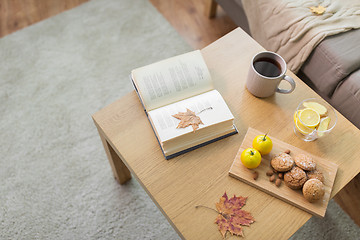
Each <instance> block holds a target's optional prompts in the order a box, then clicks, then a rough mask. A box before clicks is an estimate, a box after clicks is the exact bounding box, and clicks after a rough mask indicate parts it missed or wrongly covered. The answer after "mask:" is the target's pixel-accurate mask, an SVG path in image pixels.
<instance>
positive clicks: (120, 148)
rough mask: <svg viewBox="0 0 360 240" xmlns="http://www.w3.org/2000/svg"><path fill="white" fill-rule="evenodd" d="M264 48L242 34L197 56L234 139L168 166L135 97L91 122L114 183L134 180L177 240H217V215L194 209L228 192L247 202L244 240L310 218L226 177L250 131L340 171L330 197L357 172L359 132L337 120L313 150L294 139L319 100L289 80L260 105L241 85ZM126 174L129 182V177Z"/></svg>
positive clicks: (283, 235) (285, 234)
mask: <svg viewBox="0 0 360 240" xmlns="http://www.w3.org/2000/svg"><path fill="white" fill-rule="evenodd" d="M262 50H263V48H262V47H261V46H260V45H259V44H257V43H256V42H255V40H253V39H252V38H251V37H250V36H248V35H247V34H246V33H245V32H244V31H242V30H241V29H240V28H238V29H236V30H234V31H232V32H231V33H229V34H227V35H226V36H224V37H222V38H220V39H219V40H217V41H215V42H214V43H212V44H211V45H209V46H207V47H206V48H204V49H202V50H201V51H202V54H203V56H204V58H205V61H206V63H207V65H208V67H209V69H210V72H211V74H212V77H213V80H214V85H215V88H216V89H218V90H219V92H220V93H221V94H222V96H223V97H224V98H225V100H226V102H227V104H228V106H229V108H230V110H231V111H232V113H233V115H234V116H235V124H236V126H237V128H238V130H239V133H238V134H237V135H234V136H231V137H228V138H226V139H223V140H221V141H218V142H215V143H212V144H210V145H207V146H205V147H202V148H199V149H197V150H195V151H191V152H189V153H186V154H184V155H181V156H179V157H176V158H174V159H171V160H165V158H164V156H163V155H162V153H161V150H160V147H159V145H158V142H157V140H156V138H155V135H154V133H153V130H152V128H151V126H150V124H149V122H148V119H147V118H146V116H145V113H144V110H143V108H142V106H141V104H140V101H139V99H138V97H137V95H136V93H135V92H134V91H133V92H131V93H129V94H127V95H126V96H124V97H123V98H121V99H119V100H118V101H116V102H114V103H112V104H110V105H109V106H107V107H105V108H103V109H102V110H100V111H99V112H97V113H95V114H94V115H93V119H94V122H95V124H96V126H97V128H98V131H99V134H100V137H101V140H102V142H103V145H104V148H105V151H106V153H107V156H108V159H109V162H110V165H111V167H112V170H113V173H114V176H115V178H116V179H117V180H118V181H119V182H120V183H124V182H126V181H127V180H129V179H130V178H131V174H132V176H134V177H135V178H136V179H137V180H138V181H139V182H140V184H141V185H142V186H143V188H144V189H145V191H146V192H147V193H148V194H149V196H150V197H151V199H152V200H153V201H154V202H155V204H156V205H157V206H158V208H159V209H160V210H161V211H162V213H163V214H164V216H166V218H167V219H168V221H169V222H170V223H171V225H172V226H173V227H174V228H175V229H176V231H177V232H178V234H179V235H180V237H182V238H185V239H220V238H221V235H220V232H219V231H218V230H217V226H216V225H215V224H214V220H215V218H216V216H217V214H216V213H215V212H213V211H211V210H208V209H205V208H198V209H196V208H195V206H196V205H205V206H208V207H212V208H215V203H216V202H218V201H219V198H220V197H221V196H222V195H223V194H224V192H225V191H226V192H227V194H228V195H229V196H232V195H234V194H236V195H237V196H238V195H241V196H248V197H249V198H248V201H247V204H246V205H245V207H244V210H247V211H250V212H251V213H252V215H253V216H254V217H255V219H256V222H255V223H254V224H252V225H251V227H244V234H245V236H246V237H247V238H248V239H259V238H261V239H272V238H274V237H275V238H276V239H287V238H289V237H290V236H291V235H292V234H293V233H295V232H296V231H297V230H298V229H299V228H300V227H301V226H302V225H303V224H304V223H305V222H306V221H307V220H309V218H310V217H311V215H310V214H309V213H307V212H304V211H302V210H300V209H299V208H297V207H294V206H292V205H290V204H288V203H285V202H284V201H282V200H279V199H277V198H274V197H272V196H270V195H268V194H266V193H264V192H262V191H260V190H258V189H256V188H253V187H251V186H249V185H247V184H245V183H243V182H241V181H239V180H237V179H235V178H232V177H230V176H229V174H228V172H229V169H230V167H231V164H232V163H233V160H234V157H235V155H236V153H237V151H238V149H239V146H240V144H241V142H242V140H243V138H244V136H245V134H246V131H247V129H248V127H252V128H255V129H257V130H260V131H262V132H267V131H268V130H269V129H270V134H271V135H273V136H275V137H276V138H278V139H280V140H281V141H284V142H286V143H289V144H291V145H293V146H296V147H298V148H300V149H304V150H306V151H307V152H309V153H311V154H314V155H316V156H319V157H322V158H325V159H327V160H328V161H331V162H334V163H336V164H338V165H339V168H338V172H337V176H336V179H335V184H334V187H333V191H332V194H331V197H333V196H334V195H335V194H336V193H338V192H339V191H340V190H341V189H342V188H343V187H344V186H345V185H346V184H347V183H348V182H349V181H350V180H351V179H352V178H353V177H355V176H356V175H357V174H358V173H359V170H360V161H359V159H360V148H359V146H360V131H359V130H358V129H357V128H356V127H355V126H354V125H352V124H351V123H350V122H349V121H348V120H346V119H345V118H344V117H343V116H342V115H341V114H339V113H338V116H339V118H338V123H337V125H336V127H335V129H334V130H333V131H332V133H331V134H330V135H329V136H327V137H324V138H322V139H318V140H316V141H315V142H303V141H302V140H301V139H299V138H298V137H296V135H295V134H294V132H293V124H292V122H293V114H294V110H295V109H296V107H297V105H298V103H299V102H300V101H301V100H303V99H305V98H310V97H319V96H318V95H317V94H316V93H315V92H314V91H313V90H311V89H310V88H309V87H307V86H306V85H305V84H304V83H303V82H302V81H301V80H300V79H298V78H297V77H296V76H295V75H294V74H292V73H291V72H288V74H289V75H290V76H292V77H293V78H294V79H295V81H296V84H297V86H296V89H295V91H294V92H293V93H291V94H288V95H285V94H276V95H274V96H272V97H269V98H266V99H259V98H255V97H254V96H252V95H251V94H250V93H249V92H248V91H247V90H246V88H245V80H246V76H247V72H248V68H249V64H250V62H251V58H252V56H253V55H254V54H255V53H257V52H259V51H262ZM130 173H131V174H130Z"/></svg>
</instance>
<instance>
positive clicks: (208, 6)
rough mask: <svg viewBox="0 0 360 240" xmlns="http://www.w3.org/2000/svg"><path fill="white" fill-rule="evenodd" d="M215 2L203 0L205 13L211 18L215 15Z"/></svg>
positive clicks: (213, 0)
mask: <svg viewBox="0 0 360 240" xmlns="http://www.w3.org/2000/svg"><path fill="white" fill-rule="evenodd" d="M217 5H218V4H217V2H216V1H215V0H205V15H206V16H207V17H208V18H213V17H215V15H216V7H217Z"/></svg>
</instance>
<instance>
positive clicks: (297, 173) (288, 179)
mask: <svg viewBox="0 0 360 240" xmlns="http://www.w3.org/2000/svg"><path fill="white" fill-rule="evenodd" d="M306 180H307V176H306V173H305V171H304V170H302V169H301V168H299V167H294V168H293V169H291V171H289V172H287V173H285V175H284V182H285V184H286V185H287V186H288V187H289V188H291V189H300V188H301V187H302V186H303V185H304V183H305V182H306Z"/></svg>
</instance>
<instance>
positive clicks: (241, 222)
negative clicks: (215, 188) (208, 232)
mask: <svg viewBox="0 0 360 240" xmlns="http://www.w3.org/2000/svg"><path fill="white" fill-rule="evenodd" d="M246 200H247V197H241V196H240V197H236V196H235V195H234V197H232V198H230V199H228V196H227V194H226V192H225V193H224V195H223V196H222V197H221V198H220V201H219V202H218V203H216V209H217V210H218V212H219V215H218V216H217V218H216V219H215V223H216V224H217V225H218V228H219V231H220V232H221V234H222V235H223V237H225V234H226V232H227V231H229V232H230V233H231V234H232V235H237V236H242V237H243V236H244V234H243V231H242V227H241V226H250V224H251V223H253V222H255V219H254V217H253V216H252V215H251V213H249V212H247V211H244V210H242V209H241V208H242V207H243V206H244V205H245V203H246Z"/></svg>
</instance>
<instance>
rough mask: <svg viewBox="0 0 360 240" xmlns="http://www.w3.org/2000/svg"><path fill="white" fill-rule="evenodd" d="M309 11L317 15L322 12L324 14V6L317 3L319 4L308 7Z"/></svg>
mask: <svg viewBox="0 0 360 240" xmlns="http://www.w3.org/2000/svg"><path fill="white" fill-rule="evenodd" d="M310 11H311V12H312V13H315V14H317V15H322V14H324V12H325V11H326V8H325V7H323V6H321V5H319V6H317V7H310Z"/></svg>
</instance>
